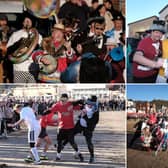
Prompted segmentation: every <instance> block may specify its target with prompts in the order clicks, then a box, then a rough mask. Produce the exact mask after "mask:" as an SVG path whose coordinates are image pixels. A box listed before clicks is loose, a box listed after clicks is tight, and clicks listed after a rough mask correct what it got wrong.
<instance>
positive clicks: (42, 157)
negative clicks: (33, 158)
mask: <svg viewBox="0 0 168 168" xmlns="http://www.w3.org/2000/svg"><path fill="white" fill-rule="evenodd" d="M40 160H48V157H47V156H43V155H41V156H40Z"/></svg>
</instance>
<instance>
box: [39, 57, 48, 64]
mask: <svg viewBox="0 0 168 168" xmlns="http://www.w3.org/2000/svg"><path fill="white" fill-rule="evenodd" d="M40 62H42V63H43V64H45V65H49V64H51V61H50V60H48V59H47V58H45V57H42V58H41V59H40Z"/></svg>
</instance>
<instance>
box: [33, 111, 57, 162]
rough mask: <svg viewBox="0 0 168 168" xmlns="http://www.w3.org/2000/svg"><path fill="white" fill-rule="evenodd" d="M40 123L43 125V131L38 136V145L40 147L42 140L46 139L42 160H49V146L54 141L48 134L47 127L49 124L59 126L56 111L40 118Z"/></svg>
mask: <svg viewBox="0 0 168 168" xmlns="http://www.w3.org/2000/svg"><path fill="white" fill-rule="evenodd" d="M40 125H41V132H40V135H39V137H38V140H37V144H36V146H37V147H40V146H41V143H42V141H43V140H44V142H45V146H44V149H43V152H42V154H41V156H40V159H41V160H48V157H47V155H46V153H47V150H48V148H49V146H50V145H51V143H52V142H51V139H50V137H49V136H48V133H47V130H46V128H47V126H57V125H58V122H57V115H56V114H54V113H49V114H48V113H46V114H44V115H43V116H42V117H41V118H40Z"/></svg>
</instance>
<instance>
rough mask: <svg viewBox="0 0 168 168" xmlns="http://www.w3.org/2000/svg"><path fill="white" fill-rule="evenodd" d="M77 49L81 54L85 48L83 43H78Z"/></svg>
mask: <svg viewBox="0 0 168 168" xmlns="http://www.w3.org/2000/svg"><path fill="white" fill-rule="evenodd" d="M76 50H77V51H78V53H79V54H81V53H82V50H83V48H82V45H81V44H78V45H77V47H76Z"/></svg>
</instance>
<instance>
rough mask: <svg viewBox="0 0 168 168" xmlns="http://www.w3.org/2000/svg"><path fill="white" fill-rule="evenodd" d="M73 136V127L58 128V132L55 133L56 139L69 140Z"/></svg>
mask: <svg viewBox="0 0 168 168" xmlns="http://www.w3.org/2000/svg"><path fill="white" fill-rule="evenodd" d="M72 138H74V128H72V129H59V132H58V134H57V140H58V141H62V140H70V139H72Z"/></svg>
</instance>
